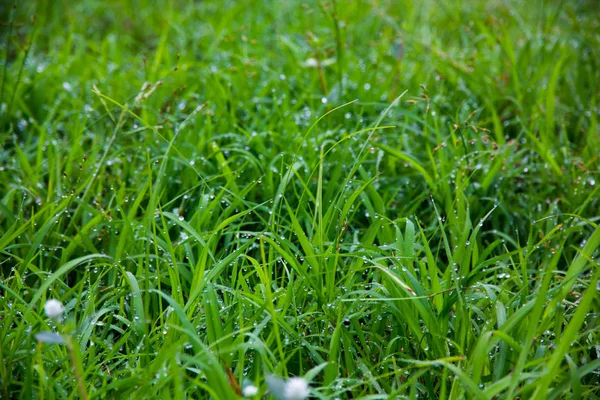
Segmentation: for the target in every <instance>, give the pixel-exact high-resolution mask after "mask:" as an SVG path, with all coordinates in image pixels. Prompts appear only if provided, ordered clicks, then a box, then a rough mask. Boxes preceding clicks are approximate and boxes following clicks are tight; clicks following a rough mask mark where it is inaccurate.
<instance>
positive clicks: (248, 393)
mask: <svg viewBox="0 0 600 400" xmlns="http://www.w3.org/2000/svg"><path fill="white" fill-rule="evenodd" d="M242 392H243V394H244V397H252V396H255V395H256V393H258V388H257V387H256V386H254V385H246V386H245V387H244V390H243V391H242Z"/></svg>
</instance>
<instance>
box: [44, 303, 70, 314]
mask: <svg viewBox="0 0 600 400" xmlns="http://www.w3.org/2000/svg"><path fill="white" fill-rule="evenodd" d="M44 311H46V315H47V316H48V317H50V318H58V317H60V316H61V315H62V313H63V311H65V308H64V307H63V305H62V303H61V302H60V301H58V300H55V299H50V300H48V301H47V302H46V304H44Z"/></svg>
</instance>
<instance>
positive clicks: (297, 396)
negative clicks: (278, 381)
mask: <svg viewBox="0 0 600 400" xmlns="http://www.w3.org/2000/svg"><path fill="white" fill-rule="evenodd" d="M309 394H310V392H309V389H308V382H306V380H305V379H304V378H291V379H288V381H287V382H286V383H285V387H284V389H283V395H284V396H285V399H286V400H303V399H305V398H307V397H308V395H309Z"/></svg>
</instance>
